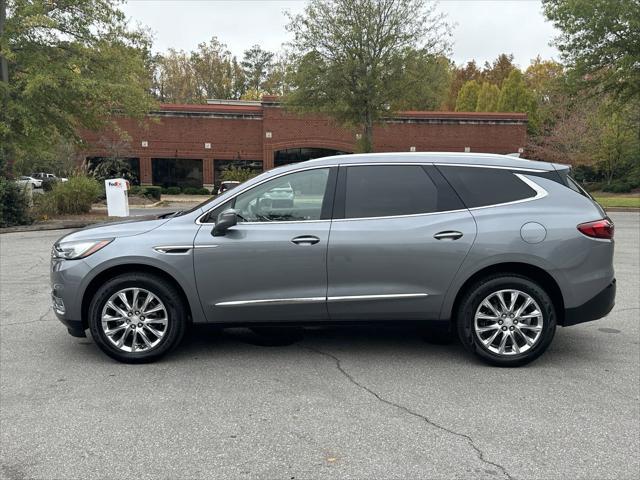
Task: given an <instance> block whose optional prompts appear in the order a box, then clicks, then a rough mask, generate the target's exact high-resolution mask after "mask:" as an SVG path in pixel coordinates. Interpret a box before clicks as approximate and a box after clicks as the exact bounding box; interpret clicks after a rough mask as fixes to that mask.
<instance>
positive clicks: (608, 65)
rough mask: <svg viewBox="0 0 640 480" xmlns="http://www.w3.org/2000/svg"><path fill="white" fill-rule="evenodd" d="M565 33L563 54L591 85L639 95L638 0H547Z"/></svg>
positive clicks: (621, 95)
mask: <svg viewBox="0 0 640 480" xmlns="http://www.w3.org/2000/svg"><path fill="white" fill-rule="evenodd" d="M543 6H544V13H545V15H546V16H547V18H548V19H549V20H551V21H552V22H553V23H554V25H555V27H556V28H558V29H559V30H560V31H561V32H562V33H561V35H560V36H559V37H558V38H557V40H556V45H557V46H558V48H559V49H560V52H561V53H562V55H563V58H564V60H565V61H566V62H567V63H568V65H569V66H571V68H572V69H574V70H575V73H576V75H577V77H578V78H579V79H580V80H581V81H584V82H586V84H587V85H588V86H591V87H597V89H599V90H602V91H604V92H611V93H612V94H613V95H614V97H616V98H619V99H622V100H628V99H631V98H635V99H638V97H639V96H640V68H639V67H638V66H639V65H640V2H639V1H638V0H543Z"/></svg>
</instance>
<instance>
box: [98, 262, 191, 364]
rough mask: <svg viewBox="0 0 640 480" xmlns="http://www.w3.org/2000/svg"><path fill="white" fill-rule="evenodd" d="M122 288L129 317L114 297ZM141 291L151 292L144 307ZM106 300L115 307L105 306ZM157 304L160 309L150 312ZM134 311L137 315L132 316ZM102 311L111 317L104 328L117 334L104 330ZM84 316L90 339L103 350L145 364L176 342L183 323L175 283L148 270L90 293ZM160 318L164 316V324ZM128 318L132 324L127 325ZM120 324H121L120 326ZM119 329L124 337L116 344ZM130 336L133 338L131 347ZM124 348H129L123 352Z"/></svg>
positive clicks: (179, 297)
mask: <svg viewBox="0 0 640 480" xmlns="http://www.w3.org/2000/svg"><path fill="white" fill-rule="evenodd" d="M134 289H138V290H139V292H138V298H137V302H136V303H137V307H139V310H135V309H134V307H135V306H136V305H134V304H133V303H134V302H133V295H134ZM122 291H124V292H125V298H126V299H127V301H128V304H130V307H131V312H132V316H128V315H127V312H128V311H127V309H126V308H124V305H125V304H124V303H123V302H122V300H121V297H119V296H118V293H119V292H122ZM145 292H149V293H150V294H151V296H150V297H149V302H148V306H147V307H145V305H146V304H145V303H144V302H145V301H146V300H147V294H146V293H145ZM114 296H115V297H116V298H114ZM153 297H155V298H153ZM110 300H111V304H112V305H115V307H117V308H118V309H119V310H116V309H115V308H111V307H110V306H106V305H107V302H109V301H110ZM140 307H145V311H146V312H148V313H147V315H146V316H144V315H143V312H142V308H140ZM158 307H160V309H159V310H157V311H155V312H154V311H153V310H154V309H157V308H158ZM105 308H106V310H105ZM136 311H137V312H138V313H139V314H140V315H139V316H136V315H133V314H135V312H136ZM104 313H106V315H107V316H108V317H105V318H114V319H113V320H107V323H106V328H107V330H108V331H111V332H116V331H117V333H114V334H111V335H107V333H105V327H104V326H103V324H104V322H103V314H104ZM88 315H89V316H88V323H89V329H90V331H91V336H92V337H93V339H94V341H95V342H96V343H97V344H98V346H99V347H100V349H101V350H102V351H103V352H104V353H106V354H107V355H109V356H110V357H111V358H114V359H116V360H118V361H120V362H123V363H148V362H153V361H155V360H157V359H159V358H160V357H162V356H163V355H165V354H166V353H168V352H169V351H171V350H172V349H173V348H175V347H176V346H177V345H178V344H179V343H180V341H181V340H182V337H183V335H184V332H185V329H186V324H187V314H186V309H185V305H184V302H183V300H182V297H181V296H180V294H179V293H178V291H177V290H176V288H175V286H174V285H172V284H171V283H170V282H168V281H167V280H165V279H163V278H161V277H158V276H156V275H152V274H148V273H126V274H123V275H118V276H117V277H114V278H112V279H110V280H108V281H107V282H106V283H104V284H103V285H102V286H101V287H100V288H99V289H98V291H97V292H96V293H95V295H94V296H93V299H92V300H91V303H90V305H89V313H88ZM162 318H166V321H165V322H164V323H163V321H162ZM121 319H124V320H121ZM132 320H133V323H134V324H135V326H134V327H131V323H130V322H131V321H132ZM122 326H125V327H124V328H121V327H122ZM118 329H119V330H118ZM128 329H131V331H129V330H128ZM120 332H122V335H123V336H124V335H126V337H125V339H124V341H123V342H124V343H123V345H122V346H121V347H118V346H117V345H116V344H115V343H119V342H120V340H122V337H121V336H120V335H121V333H120ZM139 332H142V333H139ZM151 332H156V334H153V333H151ZM143 334H144V338H143ZM134 339H135V340H137V341H136V343H135V346H134ZM145 340H146V341H145ZM127 349H128V350H129V351H126V350H127Z"/></svg>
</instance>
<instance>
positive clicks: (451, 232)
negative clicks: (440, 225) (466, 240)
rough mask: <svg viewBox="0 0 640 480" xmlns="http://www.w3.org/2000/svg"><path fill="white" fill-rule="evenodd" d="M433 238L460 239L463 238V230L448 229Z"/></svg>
mask: <svg viewBox="0 0 640 480" xmlns="http://www.w3.org/2000/svg"><path fill="white" fill-rule="evenodd" d="M433 238H435V239H436V240H458V239H459V238H462V232H458V231H455V230H447V231H446V232H438V233H436V234H435V235H434V236H433Z"/></svg>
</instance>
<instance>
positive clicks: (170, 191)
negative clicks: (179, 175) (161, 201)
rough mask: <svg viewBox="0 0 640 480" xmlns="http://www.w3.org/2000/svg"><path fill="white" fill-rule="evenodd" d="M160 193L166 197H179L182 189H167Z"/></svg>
mask: <svg viewBox="0 0 640 480" xmlns="http://www.w3.org/2000/svg"><path fill="white" fill-rule="evenodd" d="M162 193H164V194H166V195H180V194H181V193H182V189H181V188H180V187H169V188H165V189H163V190H162Z"/></svg>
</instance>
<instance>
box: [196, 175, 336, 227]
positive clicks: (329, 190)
mask: <svg viewBox="0 0 640 480" xmlns="http://www.w3.org/2000/svg"><path fill="white" fill-rule="evenodd" d="M318 169H327V170H329V175H328V177H327V187H326V190H325V192H324V199H323V201H322V210H321V212H320V219H318V220H286V221H277V220H276V221H273V222H241V223H238V225H274V224H278V225H285V224H290V223H317V222H330V221H331V218H332V215H333V205H334V203H335V191H336V182H337V177H338V175H337V169H338V165H314V166H313V167H307V168H300V169H297V170H289V171H287V172H282V173H281V174H280V175H274V176H272V177H269V178H265V179H264V180H262V181H261V182H258V183H256V184H253V185H250V186H248V187H245V188H241V186H238V187H236V188H234V189H233V192H234V193H233V195H231V196H230V197H229V198H227V199H225V200H224V201H223V202H219V203H216V204H215V205H213V206H212V207H211V208H209V209H207V211H206V212H204V213H203V214H201V215H200V216H198V218H197V219H196V224H198V225H215V221H213V222H212V221H208V222H206V221H203V219H206V218H207V217H208V216H209V215H210V214H211V212H213V211H214V210H216V209H217V208H219V207H221V206H223V205H225V204H226V203H229V202H232V201H235V199H236V197H239V196H240V195H242V194H244V193H247V192H249V191H251V190H253V189H254V188H257V187H259V186H260V185H263V184H264V183H267V182H270V181H271V180H275V179H277V178H280V177H284V176H286V175H292V174H295V173H301V172H306V171H308V170H318ZM236 190H238V191H237V192H236Z"/></svg>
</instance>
